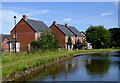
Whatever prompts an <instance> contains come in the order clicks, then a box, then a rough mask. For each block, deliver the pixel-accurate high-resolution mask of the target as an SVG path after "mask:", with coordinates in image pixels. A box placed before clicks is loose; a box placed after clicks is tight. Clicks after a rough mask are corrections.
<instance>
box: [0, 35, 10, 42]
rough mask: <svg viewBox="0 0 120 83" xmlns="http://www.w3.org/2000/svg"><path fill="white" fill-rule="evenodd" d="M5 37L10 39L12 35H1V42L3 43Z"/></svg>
mask: <svg viewBox="0 0 120 83" xmlns="http://www.w3.org/2000/svg"><path fill="white" fill-rule="evenodd" d="M5 38H7V39H8V40H10V38H11V36H10V35H0V43H2V42H3V41H4V39H5Z"/></svg>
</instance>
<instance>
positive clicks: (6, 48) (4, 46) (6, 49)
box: [0, 34, 10, 52]
mask: <svg viewBox="0 0 120 83" xmlns="http://www.w3.org/2000/svg"><path fill="white" fill-rule="evenodd" d="M8 41H10V35H6V34H1V35H0V44H1V49H2V52H9V44H8V43H7V42H8Z"/></svg>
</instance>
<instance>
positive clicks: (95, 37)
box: [86, 25, 111, 49]
mask: <svg viewBox="0 0 120 83" xmlns="http://www.w3.org/2000/svg"><path fill="white" fill-rule="evenodd" d="M110 37H111V35H110V33H109V31H108V30H107V29H105V28H104V27H103V26H101V25H99V26H92V25H91V26H90V27H89V28H88V29H87V31H86V39H87V42H90V43H91V45H92V46H93V48H95V49H99V48H107V47H108V46H109V44H110Z"/></svg>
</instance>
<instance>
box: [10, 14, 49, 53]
mask: <svg viewBox="0 0 120 83" xmlns="http://www.w3.org/2000/svg"><path fill="white" fill-rule="evenodd" d="M15 31H16V34H15ZM42 31H51V30H50V29H49V28H48V26H47V25H46V24H45V23H44V22H43V21H37V20H32V19H28V18H27V16H26V15H23V17H22V19H21V20H20V21H19V22H18V23H17V25H16V26H15V27H14V28H13V29H12V30H11V32H10V33H11V41H9V43H10V51H14V50H15V49H14V48H15V39H16V51H17V52H19V51H27V49H28V46H29V47H30V43H31V41H32V40H37V39H38V36H39V35H40V33H41V32H42ZM30 49H31V48H30Z"/></svg>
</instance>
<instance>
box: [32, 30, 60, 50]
mask: <svg viewBox="0 0 120 83" xmlns="http://www.w3.org/2000/svg"><path fill="white" fill-rule="evenodd" d="M31 45H33V47H34V48H35V50H38V49H41V50H55V49H57V48H58V47H59V38H58V37H57V36H56V34H55V33H54V32H49V31H42V33H41V36H40V37H38V40H35V41H31Z"/></svg>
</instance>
